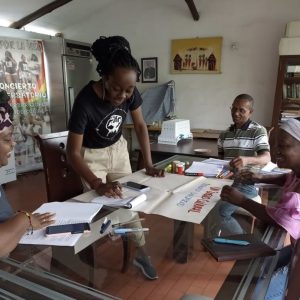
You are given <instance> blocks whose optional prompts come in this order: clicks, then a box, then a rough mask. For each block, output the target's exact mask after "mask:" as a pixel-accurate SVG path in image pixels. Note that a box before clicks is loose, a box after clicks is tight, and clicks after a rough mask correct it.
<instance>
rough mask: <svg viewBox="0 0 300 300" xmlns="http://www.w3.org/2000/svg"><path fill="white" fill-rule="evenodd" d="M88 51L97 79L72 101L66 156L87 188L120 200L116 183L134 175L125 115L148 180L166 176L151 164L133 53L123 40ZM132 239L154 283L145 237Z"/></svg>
mask: <svg viewBox="0 0 300 300" xmlns="http://www.w3.org/2000/svg"><path fill="white" fill-rule="evenodd" d="M91 51H92V54H93V55H94V57H95V58H96V60H97V61H98V66H97V72H98V73H99V75H100V80H99V81H96V82H95V81H91V82H89V83H88V84H87V85H86V86H85V87H84V88H83V89H82V90H81V91H80V93H79V94H78V96H77V98H76V99H75V102H74V106H73V109H72V113H71V117H70V120H69V136H68V143H67V156H68V161H69V162H70V164H71V165H72V167H73V168H74V170H75V171H76V172H77V173H78V174H79V175H80V176H81V178H82V179H83V182H84V184H85V186H86V188H87V189H90V188H91V189H94V190H95V191H96V192H97V193H98V194H100V195H106V196H108V197H114V198H118V197H121V196H122V188H121V185H120V183H119V182H117V181H115V180H117V179H118V178H121V177H123V176H125V175H128V174H130V173H131V172H132V170H131V166H130V160H129V153H128V150H127V142H126V140H125V139H124V138H123V136H122V126H123V124H124V122H125V119H126V116H127V113H128V111H130V113H131V117H132V120H133V123H134V129H135V131H136V134H137V137H138V141H139V143H140V147H141V151H142V153H143V156H144V161H145V166H146V173H147V174H149V175H151V176H163V175H164V173H163V171H162V170H158V169H155V168H154V167H153V165H152V160H151V152H150V145H149V136H148V130H147V126H146V124H145V121H144V119H143V115H142V110H141V105H142V99H141V96H140V94H139V92H138V90H137V88H136V82H137V80H138V78H139V75H140V68H139V65H138V63H137V61H136V60H135V59H134V58H133V56H132V55H131V52H130V46H129V43H128V41H127V40H126V39H125V38H123V37H121V36H112V37H100V38H99V39H98V40H96V41H95V42H94V43H93V45H92V48H91ZM129 213H130V218H131V219H133V220H137V219H138V215H137V214H136V213H134V214H133V213H132V212H129ZM131 226H132V227H141V224H140V222H139V221H138V220H137V221H136V222H134V223H132V224H131ZM132 238H133V239H134V242H135V244H136V247H137V254H138V255H137V257H136V258H135V260H134V264H135V265H136V266H137V267H139V268H140V269H141V271H142V272H143V274H144V275H145V276H146V277H147V278H148V279H156V278H157V277H158V276H157V273H156V270H155V268H154V267H153V266H152V263H151V261H150V258H149V257H148V254H147V251H146V249H145V238H144V235H143V233H142V232H140V233H135V234H133V235H132Z"/></svg>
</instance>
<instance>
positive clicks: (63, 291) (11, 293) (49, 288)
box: [0, 258, 120, 300]
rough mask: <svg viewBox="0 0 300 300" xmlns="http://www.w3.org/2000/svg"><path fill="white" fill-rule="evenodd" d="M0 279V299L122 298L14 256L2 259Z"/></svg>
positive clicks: (85, 299) (92, 299)
mask: <svg viewBox="0 0 300 300" xmlns="http://www.w3.org/2000/svg"><path fill="white" fill-rule="evenodd" d="M0 282H1V284H0V297H1V299H31V300H34V299H56V300H59V299H78V300H96V299H99V300H100V299H101V300H114V299H115V300H117V299H120V298H117V297H114V296H112V295H109V294H107V293H103V292H100V291H97V290H96V289H91V288H89V287H85V286H82V285H80V284H78V283H77V282H75V281H70V280H68V279H66V278H64V277H61V276H57V275H55V274H53V273H51V272H47V271H45V270H42V269H38V268H35V267H33V266H31V265H30V263H29V262H28V261H26V262H19V261H17V260H14V259H11V258H5V259H1V260H0ZM19 297H20V298H19Z"/></svg>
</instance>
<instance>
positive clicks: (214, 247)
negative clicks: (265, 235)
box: [201, 234, 276, 261]
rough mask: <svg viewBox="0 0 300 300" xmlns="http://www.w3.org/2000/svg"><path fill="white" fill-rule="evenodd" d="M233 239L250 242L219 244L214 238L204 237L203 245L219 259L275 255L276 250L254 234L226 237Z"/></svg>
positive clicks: (241, 258) (242, 258)
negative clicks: (246, 243)
mask: <svg viewBox="0 0 300 300" xmlns="http://www.w3.org/2000/svg"><path fill="white" fill-rule="evenodd" d="M224 238H226V239H231V240H244V241H248V242H250V244H249V245H247V246H240V245H232V244H219V243H215V242H214V241H213V238H207V239H203V240H202V241H201V243H202V245H203V246H204V247H205V248H206V249H207V250H208V252H210V254H211V255H212V256H213V257H214V258H215V259H216V260H217V261H227V260H244V259H251V258H256V257H262V256H271V255H275V254H276V251H275V250H274V249H273V248H271V247H270V246H268V245H267V244H266V243H264V242H262V241H260V240H258V239H257V238H256V237H254V236H253V234H236V235H230V236H226V237H224Z"/></svg>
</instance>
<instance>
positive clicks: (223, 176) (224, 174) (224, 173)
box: [216, 166, 233, 179]
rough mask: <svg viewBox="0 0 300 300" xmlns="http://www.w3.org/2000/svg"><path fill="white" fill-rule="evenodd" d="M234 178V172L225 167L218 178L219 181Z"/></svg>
mask: <svg viewBox="0 0 300 300" xmlns="http://www.w3.org/2000/svg"><path fill="white" fill-rule="evenodd" d="M232 176H233V172H232V171H231V170H230V169H229V166H223V168H222V170H221V171H220V173H219V174H218V175H217V176H216V178H219V179H229V178H231V177H232Z"/></svg>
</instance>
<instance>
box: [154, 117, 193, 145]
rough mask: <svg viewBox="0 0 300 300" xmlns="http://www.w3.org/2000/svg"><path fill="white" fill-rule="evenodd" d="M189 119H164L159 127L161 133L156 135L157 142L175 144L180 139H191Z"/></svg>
mask: <svg viewBox="0 0 300 300" xmlns="http://www.w3.org/2000/svg"><path fill="white" fill-rule="evenodd" d="M192 138H193V134H192V133H191V127H190V121H189V120H184V119H174V120H168V121H164V122H163V123H162V127H161V134H160V135H159V136H158V143H159V144H169V145H176V144H177V143H178V141H180V140H182V139H192Z"/></svg>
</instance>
